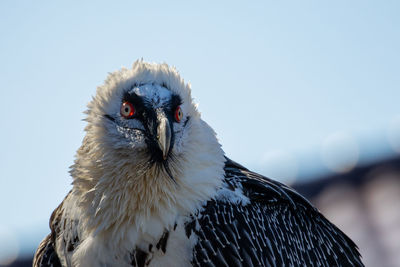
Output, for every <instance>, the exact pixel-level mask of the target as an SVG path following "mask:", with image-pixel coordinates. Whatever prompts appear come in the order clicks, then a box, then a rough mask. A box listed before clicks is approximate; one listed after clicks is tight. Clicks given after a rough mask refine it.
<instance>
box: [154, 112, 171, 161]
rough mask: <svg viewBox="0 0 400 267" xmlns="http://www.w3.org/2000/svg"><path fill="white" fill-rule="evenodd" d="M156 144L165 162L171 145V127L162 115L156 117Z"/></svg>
mask: <svg viewBox="0 0 400 267" xmlns="http://www.w3.org/2000/svg"><path fill="white" fill-rule="evenodd" d="M157 143H158V146H159V147H160V149H161V151H162V155H163V159H164V160H166V159H167V157H168V152H169V148H170V144H171V127H170V125H169V121H168V119H167V118H166V117H165V116H162V115H161V116H158V126H157Z"/></svg>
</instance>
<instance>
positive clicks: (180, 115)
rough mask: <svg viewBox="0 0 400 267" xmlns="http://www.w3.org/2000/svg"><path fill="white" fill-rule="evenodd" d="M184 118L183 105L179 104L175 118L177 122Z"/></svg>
mask: <svg viewBox="0 0 400 267" xmlns="http://www.w3.org/2000/svg"><path fill="white" fill-rule="evenodd" d="M182 118H183V112H182V109H181V106H178V107H177V108H176V110H175V120H176V122H180V121H181V120H182Z"/></svg>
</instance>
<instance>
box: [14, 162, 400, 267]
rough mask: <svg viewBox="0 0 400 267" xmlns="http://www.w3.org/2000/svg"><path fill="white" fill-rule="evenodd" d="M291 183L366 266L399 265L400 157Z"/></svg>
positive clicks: (21, 266)
mask: <svg viewBox="0 0 400 267" xmlns="http://www.w3.org/2000/svg"><path fill="white" fill-rule="evenodd" d="M293 187H294V188H295V189H296V190H298V191H299V192H300V193H301V194H303V195H304V196H305V197H307V198H308V199H309V200H311V202H313V203H314V204H315V205H316V207H317V208H318V209H319V210H320V211H321V212H322V213H323V214H324V215H325V216H326V217H327V218H328V219H329V220H331V221H332V222H333V223H335V224H336V225H337V226H338V227H339V228H340V229H342V230H343V231H344V232H345V233H346V234H347V235H349V236H350V237H351V238H352V239H353V240H354V241H355V242H356V243H357V244H358V246H359V248H360V251H361V254H362V256H363V261H364V263H365V265H366V266H372V267H375V266H376V267H395V266H400V253H399V252H400V157H399V158H394V159H390V160H385V161H382V162H376V163H373V164H370V165H367V166H363V167H358V168H355V169H354V170H352V171H350V172H348V173H346V174H340V175H334V176H329V177H321V178H319V179H314V180H313V181H310V182H305V183H301V182H298V183H296V184H294V185H293ZM32 253H33V252H32ZM8 266H13V267H25V266H26V267H27V266H32V257H28V258H25V259H23V258H22V259H17V260H16V261H15V262H13V263H11V265H8Z"/></svg>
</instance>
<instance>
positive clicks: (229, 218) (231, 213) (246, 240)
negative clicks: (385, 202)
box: [186, 159, 364, 267]
mask: <svg viewBox="0 0 400 267" xmlns="http://www.w3.org/2000/svg"><path fill="white" fill-rule="evenodd" d="M225 183H226V184H227V185H228V186H227V187H228V188H232V190H233V189H234V188H237V187H239V186H240V188H242V189H243V193H244V194H245V195H246V196H247V197H248V198H249V199H250V204H247V205H242V204H240V203H239V204H237V203H232V202H228V201H218V200H210V201H208V202H207V204H206V206H205V207H204V209H203V210H202V211H201V212H199V214H196V216H193V220H192V221H191V222H190V223H188V224H187V225H186V228H187V229H186V230H187V232H186V233H187V234H188V235H190V234H191V233H194V234H196V236H198V241H197V243H196V245H195V247H194V249H193V260H192V263H193V265H194V266H329V267H330V266H364V265H363V263H362V262H361V259H360V254H359V252H358V249H357V246H356V245H355V244H354V242H353V241H351V239H350V238H348V237H347V236H346V235H345V234H344V233H343V232H342V231H340V230H339V229H338V228H337V227H336V226H334V225H333V224H332V223H330V222H329V221H328V220H327V219H326V218H325V217H324V216H323V215H322V214H320V213H319V212H318V210H317V209H315V208H314V207H313V206H312V205H311V204H310V203H309V202H308V201H307V200H306V199H305V198H303V197H302V196H301V195H299V194H298V193H296V192H295V191H294V190H293V189H291V188H289V187H287V186H285V185H283V184H281V183H278V182H276V181H273V180H271V179H268V178H266V177H263V176H261V175H259V174H256V173H254V172H251V171H249V170H247V169H246V168H244V167H243V166H241V165H239V164H237V163H235V162H233V161H231V160H229V159H227V162H226V165H225Z"/></svg>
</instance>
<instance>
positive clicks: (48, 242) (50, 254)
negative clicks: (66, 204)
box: [33, 202, 63, 267]
mask: <svg viewBox="0 0 400 267" xmlns="http://www.w3.org/2000/svg"><path fill="white" fill-rule="evenodd" d="M62 205H63V202H62V203H61V204H60V205H59V206H58V207H57V208H56V209H55V210H54V211H53V213H52V214H51V217H50V221H49V225H50V229H51V233H50V234H48V235H47V236H46V237H45V238H44V239H43V240H42V242H40V245H39V247H38V248H37V250H36V252H35V256H34V258H33V267H61V263H60V259H59V258H58V255H57V251H56V239H57V236H58V235H59V233H60V221H61V216H62Z"/></svg>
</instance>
